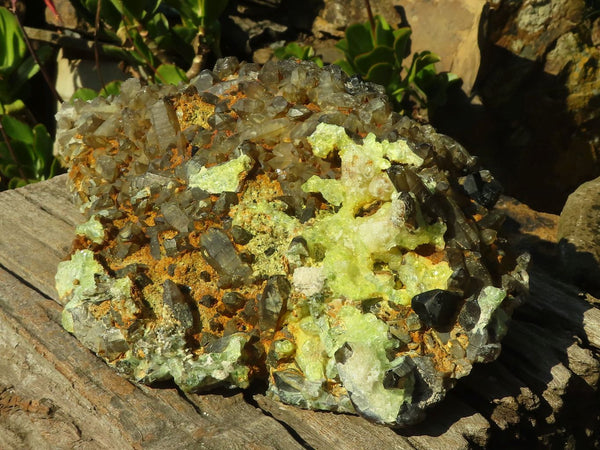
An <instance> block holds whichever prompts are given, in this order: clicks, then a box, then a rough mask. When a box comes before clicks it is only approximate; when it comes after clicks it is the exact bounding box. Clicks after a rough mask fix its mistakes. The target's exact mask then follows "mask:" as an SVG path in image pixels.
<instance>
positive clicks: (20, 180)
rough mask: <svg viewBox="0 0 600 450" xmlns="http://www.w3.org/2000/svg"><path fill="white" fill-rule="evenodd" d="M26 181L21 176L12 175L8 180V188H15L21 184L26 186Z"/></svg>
mask: <svg viewBox="0 0 600 450" xmlns="http://www.w3.org/2000/svg"><path fill="white" fill-rule="evenodd" d="M28 183H29V182H28V181H27V180H24V179H23V178H19V177H14V178H11V180H10V181H9V182H8V188H9V189H17V188H20V187H23V186H27V184H28Z"/></svg>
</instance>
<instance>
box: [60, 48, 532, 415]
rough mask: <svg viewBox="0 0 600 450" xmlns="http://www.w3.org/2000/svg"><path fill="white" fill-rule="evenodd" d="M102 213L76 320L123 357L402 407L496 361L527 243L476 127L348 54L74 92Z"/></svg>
mask: <svg viewBox="0 0 600 450" xmlns="http://www.w3.org/2000/svg"><path fill="white" fill-rule="evenodd" d="M57 119H58V133H57V153H58V155H59V157H60V158H61V159H62V161H63V162H64V163H65V164H66V165H68V167H69V184H70V188H71V190H72V191H73V193H74V197H75V200H76V202H77V203H78V205H80V207H81V211H82V212H83V213H85V214H86V216H87V218H88V220H87V222H85V223H83V224H81V225H79V226H78V227H77V237H76V239H75V242H74V245H73V251H72V254H71V256H70V258H69V259H68V260H66V261H64V262H62V263H60V266H59V268H58V273H57V275H56V287H57V290H58V293H59V295H60V297H61V298H62V299H63V300H64V301H65V302H66V306H65V308H64V312H63V325H64V327H65V328H66V329H67V330H68V331H70V332H71V333H73V334H74V335H75V336H77V338H78V339H80V340H81V342H82V343H83V344H84V345H86V346H87V347H89V348H90V349H91V350H93V351H94V352H96V353H97V354H98V355H99V356H101V357H102V358H104V359H105V360H106V361H107V363H109V364H110V365H112V366H114V367H115V368H116V370H118V371H119V372H120V373H122V374H123V375H125V376H127V377H129V378H131V379H133V380H137V381H140V382H143V383H153V382H156V381H160V380H168V379H173V380H174V382H175V383H177V385H179V386H180V387H181V388H182V389H183V390H185V391H201V390H206V389H209V388H211V387H215V386H223V385H224V386H238V387H241V388H246V387H248V386H249V384H250V383H251V381H252V380H253V379H258V378H260V379H266V380H268V385H269V387H268V395H270V396H271V397H273V398H275V399H278V400H280V401H283V402H285V403H289V404H292V405H297V406H300V407H303V408H312V409H321V410H330V411H339V412H348V413H358V414H361V415H363V416H365V417H367V418H368V419H371V420H373V421H376V422H379V423H384V424H388V425H398V426H401V425H406V424H410V423H414V422H416V421H418V420H420V419H421V418H422V417H423V411H424V409H425V408H427V407H428V406H430V405H432V404H435V403H437V402H439V401H440V400H441V399H443V397H444V395H445V393H446V392H447V390H448V389H449V388H451V387H452V385H453V384H454V382H455V380H456V379H458V378H460V377H462V376H465V375H467V374H468V373H469V371H470V370H471V367H472V364H473V363H474V362H478V361H489V360H492V359H494V358H495V357H496V356H497V355H498V352H499V349H500V345H499V343H498V342H499V340H500V339H501V337H502V335H503V334H504V333H505V329H506V327H505V325H506V321H507V318H508V312H509V310H510V309H511V307H512V306H513V305H514V296H515V295H516V294H518V292H519V291H520V290H521V289H522V287H523V285H524V281H525V277H526V274H525V272H524V265H525V261H524V260H521V259H522V258H521V259H519V258H517V259H515V258H514V257H511V256H510V254H508V253H507V252H506V251H505V250H503V247H502V241H501V240H500V239H499V238H498V237H497V234H496V230H497V229H498V227H499V225H500V224H501V221H502V217H501V216H500V215H499V214H498V213H497V212H495V211H494V210H493V209H491V208H492V207H493V204H494V202H495V201H496V199H497V197H498V195H499V192H500V189H499V186H498V184H497V182H496V181H495V180H494V179H493V178H492V176H491V175H490V174H489V172H487V171H485V170H482V169H481V168H480V167H478V165H477V161H476V159H475V158H473V157H471V156H470V155H469V154H468V153H467V152H466V151H465V150H464V149H463V148H462V147H461V146H460V145H459V144H458V143H456V142H455V141H453V140H452V139H450V138H448V137H446V136H443V135H440V134H437V133H436V132H435V131H434V130H433V129H432V128H431V127H429V126H422V125H418V124H417V123H415V122H413V121H412V120H410V119H408V118H406V117H401V116H399V115H397V114H396V113H393V112H392V110H391V107H390V103H389V100H388V99H387V97H386V96H385V95H384V94H383V91H382V88H381V87H379V86H376V85H373V84H370V83H365V82H363V81H361V80H360V79H358V78H348V77H347V76H345V75H344V74H343V73H342V72H341V70H340V69H339V68H338V67H337V66H328V67H325V68H323V69H320V68H318V67H317V66H315V65H313V64H312V63H307V62H294V61H282V62H270V63H267V64H266V65H265V66H264V67H262V68H261V67H259V66H257V65H254V64H241V65H239V64H238V63H237V61H235V60H234V59H224V60H219V61H218V62H217V64H216V66H215V68H214V70H213V71H204V72H202V73H201V74H200V75H199V76H198V77H197V78H196V79H194V80H192V82H191V83H190V85H189V86H181V87H179V88H175V87H173V86H146V87H142V86H141V85H140V83H139V81H137V80H133V79H132V80H129V81H126V82H125V83H123V85H122V87H121V94H120V96H118V97H112V98H109V99H104V98H97V99H95V100H93V101H91V102H88V103H85V102H82V101H79V100H76V101H75V102H74V103H73V104H65V105H64V106H63V108H62V109H61V111H60V112H59V113H58V115H57Z"/></svg>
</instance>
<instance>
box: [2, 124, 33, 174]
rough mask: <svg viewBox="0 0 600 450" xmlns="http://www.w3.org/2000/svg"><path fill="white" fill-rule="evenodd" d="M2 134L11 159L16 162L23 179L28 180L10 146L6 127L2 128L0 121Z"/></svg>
mask: <svg viewBox="0 0 600 450" xmlns="http://www.w3.org/2000/svg"><path fill="white" fill-rule="evenodd" d="M0 134H2V139H4V142H6V148H8V152H9V153H10V156H11V158H12V159H13V161H14V162H15V165H16V166H17V170H18V171H19V175H20V176H21V178H22V179H24V180H27V177H26V176H25V172H23V168H22V167H21V164H19V160H18V159H17V155H16V153H15V149H14V148H13V147H12V145H11V144H10V139H9V138H8V135H7V134H6V131H5V130H4V127H3V126H2V121H1V120H0Z"/></svg>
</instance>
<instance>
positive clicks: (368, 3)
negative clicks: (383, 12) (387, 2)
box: [365, 0, 375, 42]
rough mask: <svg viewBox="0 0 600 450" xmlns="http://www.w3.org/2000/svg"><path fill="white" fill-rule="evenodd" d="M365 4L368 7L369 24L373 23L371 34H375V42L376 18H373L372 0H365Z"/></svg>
mask: <svg viewBox="0 0 600 450" xmlns="http://www.w3.org/2000/svg"><path fill="white" fill-rule="evenodd" d="M365 6H366V7H367V16H369V24H370V25H371V35H372V36H373V42H375V19H374V18H373V10H371V2H370V1H369V0H365Z"/></svg>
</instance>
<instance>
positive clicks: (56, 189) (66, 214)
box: [13, 174, 84, 226]
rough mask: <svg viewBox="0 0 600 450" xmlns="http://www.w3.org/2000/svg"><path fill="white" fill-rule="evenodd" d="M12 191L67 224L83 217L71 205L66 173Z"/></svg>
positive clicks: (74, 223) (76, 221)
mask: <svg viewBox="0 0 600 450" xmlns="http://www.w3.org/2000/svg"><path fill="white" fill-rule="evenodd" d="M13 192H16V193H18V194H19V195H22V196H23V197H25V198H26V199H27V200H29V201H30V202H31V203H33V204H34V205H36V206H37V207H39V208H40V209H42V210H43V211H45V212H47V213H48V214H50V215H52V216H54V217H57V218H59V219H61V220H62V221H64V222H66V223H67V224H69V225H72V226H75V225H77V224H80V223H81V222H82V221H83V220H84V218H83V215H82V214H80V213H79V211H78V210H77V208H76V207H75V206H74V205H73V202H72V198H73V195H72V194H70V193H69V192H68V190H67V175H66V174H65V175H59V176H57V177H54V178H52V179H50V180H48V181H44V182H43V183H42V184H29V185H27V186H24V187H22V188H20V189H17V190H15V191H13Z"/></svg>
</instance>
